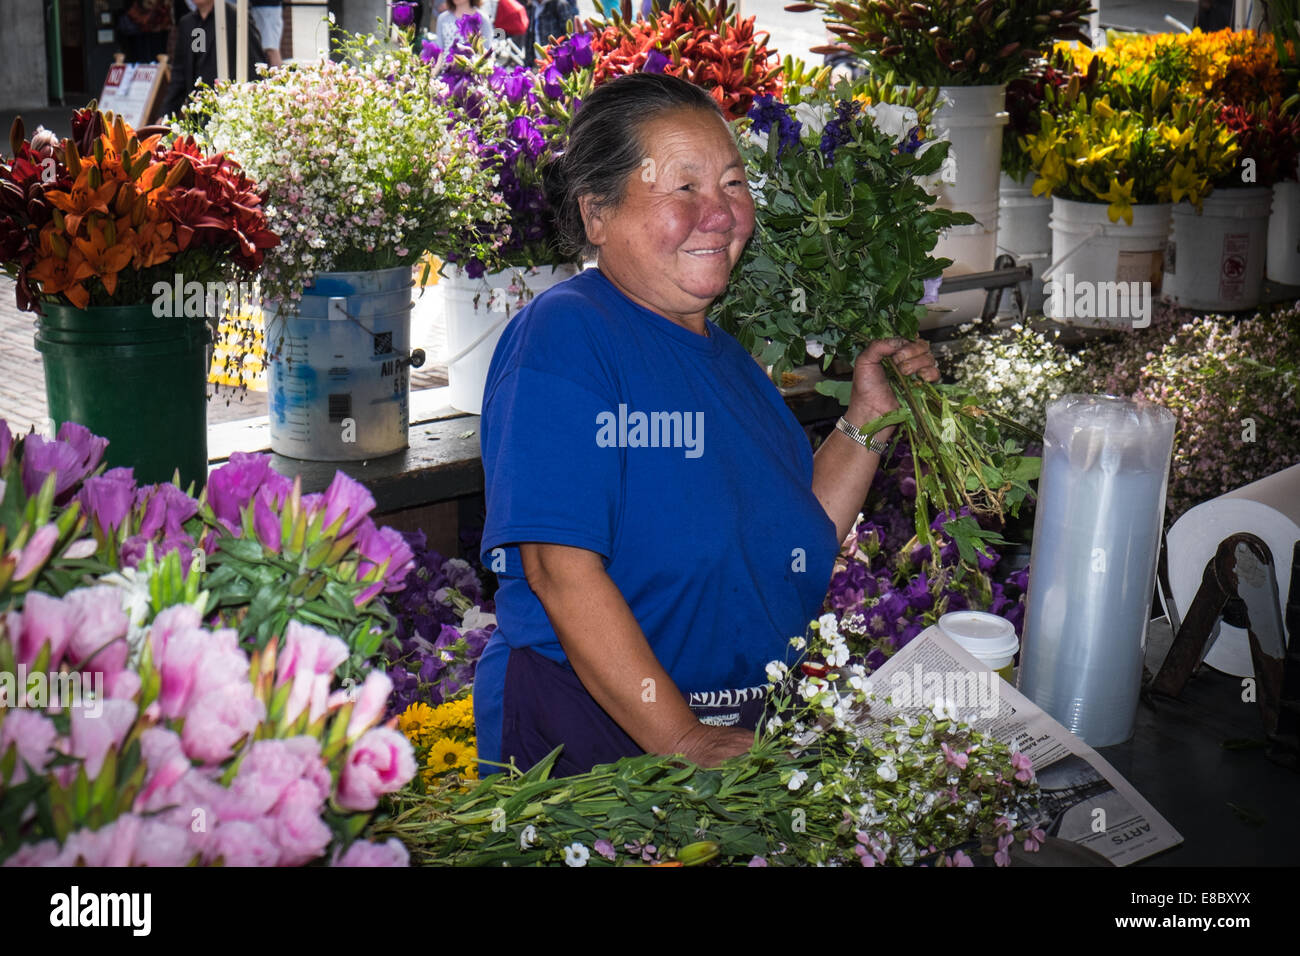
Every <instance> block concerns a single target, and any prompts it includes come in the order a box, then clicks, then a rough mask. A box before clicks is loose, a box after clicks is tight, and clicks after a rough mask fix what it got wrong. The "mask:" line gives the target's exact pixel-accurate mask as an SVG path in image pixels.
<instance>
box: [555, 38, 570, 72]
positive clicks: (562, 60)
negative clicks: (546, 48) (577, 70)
mask: <svg viewBox="0 0 1300 956" xmlns="http://www.w3.org/2000/svg"><path fill="white" fill-rule="evenodd" d="M551 62H553V63H554V64H555V68H556V69H557V70H559V71H560V75H561V76H568V75H569V74H570V73H572V72H573V53H572V52H571V51H570V50H569V44H567V43H561V44H560V45H559V46H557V47H556V48H555V52H554V54H553V55H552V57H551Z"/></svg>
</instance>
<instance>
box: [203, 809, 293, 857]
mask: <svg viewBox="0 0 1300 956" xmlns="http://www.w3.org/2000/svg"><path fill="white" fill-rule="evenodd" d="M218 858H220V859H221V860H222V862H223V863H225V865H226V866H275V865H276V864H277V863H279V862H280V850H279V848H278V847H277V846H276V845H275V843H274V841H272V840H271V839H270V838H268V837H267V835H266V834H265V833H263V832H262V829H261V828H260V827H259V826H258V825H257V824H255V823H249V822H248V821H246V820H234V821H231V822H229V823H222V824H221V825H220V826H218V827H217V828H216V830H215V831H214V832H213V835H212V840H211V841H210V842H209V843H208V846H207V848H206V850H205V853H204V859H205V860H206V861H207V862H209V863H215V862H216V861H217V859H218Z"/></svg>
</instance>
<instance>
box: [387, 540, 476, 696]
mask: <svg viewBox="0 0 1300 956" xmlns="http://www.w3.org/2000/svg"><path fill="white" fill-rule="evenodd" d="M405 538H406V542H407V544H408V545H409V546H410V548H411V550H412V552H413V554H414V566H413V567H412V568H411V570H410V572H409V573H408V574H407V576H406V580H405V582H404V586H403V588H402V590H401V591H399V592H398V593H397V595H396V596H395V597H394V599H393V601H392V606H393V613H394V615H395V617H396V618H397V628H396V632H395V635H394V639H393V640H392V641H390V643H389V646H388V648H387V649H386V650H387V652H388V653H387V658H388V665H389V673H390V674H391V675H392V678H393V688H394V689H393V696H392V698H391V700H390V701H389V713H390V715H391V714H398V713H401V712H402V711H404V710H406V708H407V707H409V706H410V705H411V704H413V703H416V702H423V703H428V704H431V705H432V706H435V707H436V706H437V705H439V704H441V703H443V702H444V701H447V700H451V699H452V698H453V697H455V696H456V695H457V694H458V693H459V692H460V691H462V690H464V689H465V688H467V687H470V686H472V684H473V682H474V672H475V669H476V667H477V665H478V659H479V657H480V656H481V655H482V653H483V648H484V647H485V646H486V645H487V642H488V639H489V638H490V637H491V636H492V632H493V631H495V630H496V626H497V625H496V616H495V613H494V612H495V610H496V608H495V605H494V604H493V602H492V601H491V600H488V599H486V598H485V597H484V593H483V583H482V581H481V579H480V578H479V575H478V572H476V571H475V570H474V567H473V566H472V565H471V564H470V563H469V562H468V561H464V560H462V559H460V558H444V557H443V556H442V555H441V554H439V553H438V552H437V551H433V550H431V549H430V548H429V547H428V541H427V539H426V537H425V534H424V532H423V531H413V532H408V533H406V534H405Z"/></svg>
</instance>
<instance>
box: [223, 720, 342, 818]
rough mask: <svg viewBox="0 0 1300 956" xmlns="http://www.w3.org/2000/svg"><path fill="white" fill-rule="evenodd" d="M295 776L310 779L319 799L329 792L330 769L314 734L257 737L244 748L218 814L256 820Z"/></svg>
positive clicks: (273, 806)
mask: <svg viewBox="0 0 1300 956" xmlns="http://www.w3.org/2000/svg"><path fill="white" fill-rule="evenodd" d="M299 780H306V781H308V782H309V783H311V784H312V785H313V786H314V787H315V789H316V792H317V794H318V795H319V799H320V801H321V802H323V801H324V800H325V799H326V798H327V797H328V796H329V793H330V788H331V779H330V772H329V770H328V769H327V768H326V767H325V764H324V762H323V761H322V760H321V755H320V742H319V741H318V740H316V739H315V738H314V737H306V736H303V737H290V738H289V739H287V740H259V741H257V742H256V743H254V744H253V746H251V747H250V748H249V749H248V754H247V755H246V756H245V757H244V759H243V762H242V763H240V765H239V774H238V775H237V776H236V777H235V779H234V781H232V782H231V784H230V792H229V797H228V799H227V801H226V804H225V806H223V807H222V808H221V809H220V813H221V818H222V819H223V820H226V819H241V820H258V819H260V818H261V817H263V816H266V815H268V814H271V813H272V812H273V811H274V809H275V807H276V805H277V804H278V803H279V802H280V800H281V798H282V796H283V795H284V792H285V791H286V790H288V789H289V787H290V786H291V785H292V784H294V783H296V782H297V781H299Z"/></svg>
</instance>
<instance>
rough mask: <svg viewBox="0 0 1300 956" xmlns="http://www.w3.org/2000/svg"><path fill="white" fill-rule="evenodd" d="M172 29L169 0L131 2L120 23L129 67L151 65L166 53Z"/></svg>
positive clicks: (118, 29) (137, 0)
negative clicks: (143, 64)
mask: <svg viewBox="0 0 1300 956" xmlns="http://www.w3.org/2000/svg"><path fill="white" fill-rule="evenodd" d="M171 29H172V9H171V2H170V0H132V2H131V4H130V5H129V6H128V7H127V8H126V10H125V11H124V12H123V13H122V15H121V16H120V17H119V18H118V21H117V31H118V34H119V35H120V36H121V39H122V47H123V52H124V53H126V60H127V62H128V63H152V62H153V61H154V60H156V59H158V57H159V56H160V55H161V54H163V53H166V52H167V37H168V35H169V34H170V33H171Z"/></svg>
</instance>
